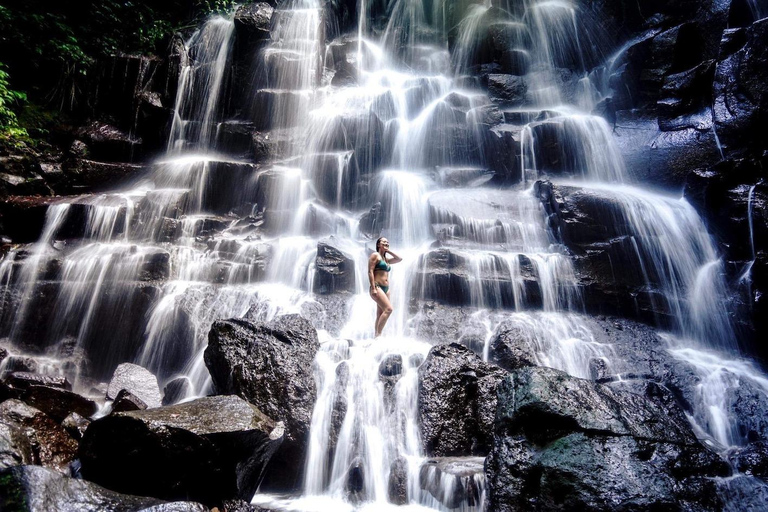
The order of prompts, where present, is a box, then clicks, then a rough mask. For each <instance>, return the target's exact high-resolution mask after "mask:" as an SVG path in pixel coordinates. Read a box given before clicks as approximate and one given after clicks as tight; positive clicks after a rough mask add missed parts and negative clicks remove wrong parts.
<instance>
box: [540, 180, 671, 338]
mask: <svg viewBox="0 0 768 512" xmlns="http://www.w3.org/2000/svg"><path fill="white" fill-rule="evenodd" d="M535 190H537V193H538V195H539V197H540V199H541V201H542V204H543V205H544V209H545V211H546V212H547V214H548V223H549V225H550V226H551V227H552V229H553V231H554V232H555V233H556V234H557V235H558V236H559V238H560V239H561V240H562V242H563V243H564V244H565V245H566V246H567V247H568V249H569V250H570V251H571V253H572V254H573V256H574V257H573V263H574V270H575V272H576V278H577V280H578V283H579V287H580V289H581V293H582V297H583V300H584V304H585V306H586V308H587V311H588V312H590V313H593V314H609V315H620V316H624V317H628V318H637V319H640V320H643V321H647V322H649V323H660V324H662V325H672V323H673V322H674V318H673V316H672V313H671V312H670V311H669V309H668V307H667V300H666V299H665V297H664V296H663V294H662V292H661V291H660V287H661V286H662V284H663V282H664V278H663V277H662V276H659V275H658V274H657V273H656V272H655V269H654V268H653V267H652V266H650V265H644V264H643V261H641V260H640V258H639V256H638V253H640V254H642V255H643V259H644V261H651V257H650V256H649V255H648V252H647V251H648V250H649V249H648V248H647V247H645V246H643V245H641V244H638V242H637V239H636V238H634V237H633V236H632V233H633V230H632V227H631V225H630V221H629V220H628V218H627V215H626V214H625V213H624V209H623V207H622V205H621V202H620V200H619V199H618V198H617V197H613V196H612V195H611V194H610V193H609V192H606V191H600V190H596V189H589V188H586V187H585V188H580V187H569V186H561V185H553V184H550V183H549V182H537V185H536V186H535ZM616 269H621V272H617V271H616Z"/></svg>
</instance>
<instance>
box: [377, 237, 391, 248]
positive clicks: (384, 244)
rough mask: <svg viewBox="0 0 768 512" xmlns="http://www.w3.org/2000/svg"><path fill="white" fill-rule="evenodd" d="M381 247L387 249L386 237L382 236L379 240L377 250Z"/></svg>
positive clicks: (387, 241)
mask: <svg viewBox="0 0 768 512" xmlns="http://www.w3.org/2000/svg"><path fill="white" fill-rule="evenodd" d="M381 249H384V250H387V249H389V240H387V239H386V238H382V239H381V242H379V250H381Z"/></svg>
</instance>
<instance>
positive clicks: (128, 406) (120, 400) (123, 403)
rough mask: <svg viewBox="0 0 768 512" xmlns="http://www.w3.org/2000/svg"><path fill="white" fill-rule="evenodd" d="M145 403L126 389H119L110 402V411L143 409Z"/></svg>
mask: <svg viewBox="0 0 768 512" xmlns="http://www.w3.org/2000/svg"><path fill="white" fill-rule="evenodd" d="M146 408H147V404H146V403H145V402H144V400H142V399H141V398H139V397H137V396H136V395H134V394H133V393H131V392H130V391H128V390H126V389H121V390H120V392H119V393H118V394H117V396H116V397H115V400H114V401H113V402H112V412H130V411H143V410H144V409H146Z"/></svg>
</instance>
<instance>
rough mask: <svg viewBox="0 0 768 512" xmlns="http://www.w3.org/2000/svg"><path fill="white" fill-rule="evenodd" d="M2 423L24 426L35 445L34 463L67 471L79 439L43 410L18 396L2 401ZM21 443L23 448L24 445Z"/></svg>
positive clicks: (23, 428) (32, 447)
mask: <svg viewBox="0 0 768 512" xmlns="http://www.w3.org/2000/svg"><path fill="white" fill-rule="evenodd" d="M0 423H2V424H5V425H9V426H11V427H16V428H18V429H20V430H21V431H22V432H23V433H24V435H25V436H26V437H27V440H28V441H29V445H30V447H31V449H32V463H33V464H39V465H42V466H45V467H49V468H52V469H56V470H58V471H62V472H67V470H68V466H69V463H70V462H72V461H73V460H74V459H75V456H76V455H77V442H76V441H75V440H74V439H73V438H72V437H71V436H70V435H69V434H68V433H67V431H66V430H64V428H63V427H61V426H60V425H59V424H57V423H56V422H55V421H53V420H52V419H51V418H50V417H48V416H47V415H46V414H44V413H43V412H41V411H39V410H37V409H35V408H33V407H30V406H29V405H27V404H25V403H24V402H21V401H19V400H15V399H9V400H6V401H4V402H3V403H2V404H0ZM16 446H19V447H20V448H19V449H20V450H22V452H23V448H21V447H22V445H20V444H16Z"/></svg>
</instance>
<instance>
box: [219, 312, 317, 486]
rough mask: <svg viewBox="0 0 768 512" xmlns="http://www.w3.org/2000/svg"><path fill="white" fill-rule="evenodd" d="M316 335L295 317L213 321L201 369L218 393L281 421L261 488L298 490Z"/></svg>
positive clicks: (311, 394) (311, 401)
mask: <svg viewBox="0 0 768 512" xmlns="http://www.w3.org/2000/svg"><path fill="white" fill-rule="evenodd" d="M318 348H319V342H318V339H317V331H316V330H315V329H314V327H312V324H311V323H310V322H309V321H308V320H306V319H304V318H302V317H300V316H299V315H285V316H281V317H278V318H277V319H275V320H273V321H271V322H265V323H250V322H246V321H243V320H236V319H231V320H223V321H218V322H215V323H214V324H213V326H212V328H211V331H210V333H209V335H208V348H206V350H205V364H206V366H207V367H208V371H209V372H210V373H211V378H212V380H213V387H214V389H215V390H216V392H217V393H227V394H237V395H239V396H242V397H243V398H245V399H246V400H248V401H249V402H251V403H252V404H254V405H256V406H257V407H258V408H259V409H260V410H261V411H264V413H265V414H268V415H269V416H270V417H272V418H274V419H275V420H276V421H284V422H285V426H286V442H285V443H283V446H282V447H281V449H280V450H279V452H278V453H277V454H276V456H275V458H274V459H273V465H272V466H270V470H269V471H268V472H267V478H266V480H265V482H264V485H265V486H276V487H279V488H292V487H293V486H297V485H298V484H299V480H300V474H301V471H302V468H303V465H304V463H303V461H304V457H305V454H306V449H307V440H308V436H309V427H310V422H311V419H312V411H313V408H314V404H315V399H316V397H317V390H316V389H315V378H314V375H313V372H312V368H313V361H314V358H315V354H316V352H317V350H318Z"/></svg>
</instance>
